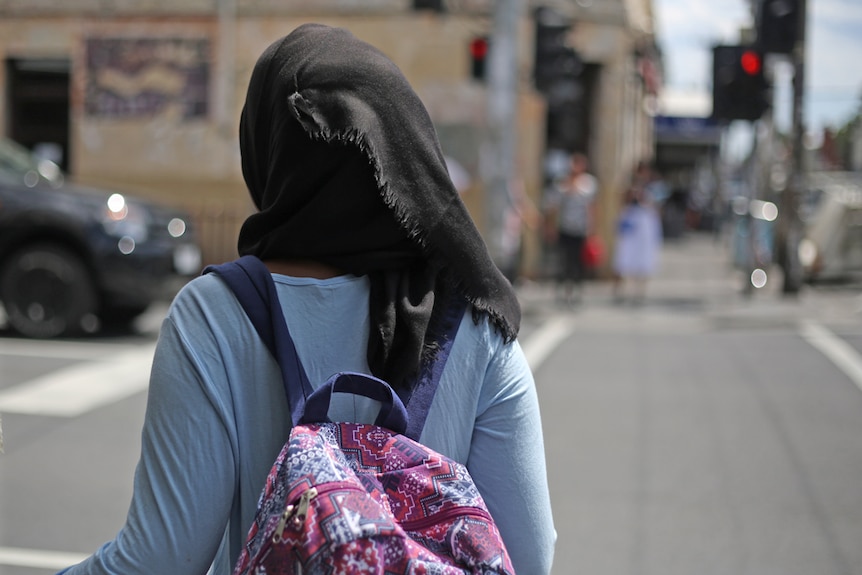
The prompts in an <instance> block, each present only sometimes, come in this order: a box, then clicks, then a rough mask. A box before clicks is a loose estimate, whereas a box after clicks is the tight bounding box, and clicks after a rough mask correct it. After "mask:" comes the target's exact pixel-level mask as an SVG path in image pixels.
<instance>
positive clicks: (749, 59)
mask: <svg viewBox="0 0 862 575" xmlns="http://www.w3.org/2000/svg"><path fill="white" fill-rule="evenodd" d="M739 63H740V65H741V66H742V71H743V72H745V73H746V74H748V75H749V76H756V75H758V74H760V69H761V68H762V67H763V61H762V60H761V58H760V54H758V53H757V52H755V51H754V50H746V51H745V52H743V53H742V56H740V57H739Z"/></svg>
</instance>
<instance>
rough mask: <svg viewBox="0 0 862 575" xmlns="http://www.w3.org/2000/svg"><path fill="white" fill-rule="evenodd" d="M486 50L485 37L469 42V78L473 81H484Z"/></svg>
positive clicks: (487, 45)
mask: <svg viewBox="0 0 862 575" xmlns="http://www.w3.org/2000/svg"><path fill="white" fill-rule="evenodd" d="M488 49H489V44H488V38H486V37H485V36H477V37H475V38H473V39H472V40H470V76H471V77H472V78H473V79H474V80H480V81H482V80H484V79H485V68H486V65H485V64H486V62H487V60H488Z"/></svg>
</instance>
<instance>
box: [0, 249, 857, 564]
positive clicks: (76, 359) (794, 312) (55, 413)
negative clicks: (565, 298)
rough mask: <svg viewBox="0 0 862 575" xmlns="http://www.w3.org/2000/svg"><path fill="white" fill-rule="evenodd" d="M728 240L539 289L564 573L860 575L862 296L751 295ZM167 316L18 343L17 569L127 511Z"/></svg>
mask: <svg viewBox="0 0 862 575" xmlns="http://www.w3.org/2000/svg"><path fill="white" fill-rule="evenodd" d="M724 252H725V250H724V248H723V246H721V245H716V244H712V243H711V242H710V241H708V239H704V238H700V237H696V238H694V239H692V240H689V241H686V242H683V243H677V244H670V245H668V246H666V248H665V251H664V253H663V266H662V273H661V275H660V276H659V277H657V278H655V280H654V281H653V282H652V283H651V285H650V289H649V294H648V298H647V300H646V302H645V303H644V304H643V305H641V306H630V305H617V304H615V303H614V302H613V301H612V300H611V298H610V294H609V290H608V287H607V286H606V285H604V284H602V283H599V282H595V283H591V284H590V285H589V286H588V289H587V292H586V294H585V300H584V303H583V305H582V306H581V307H580V308H578V309H575V310H569V309H565V310H564V309H560V308H558V307H556V306H555V304H554V301H553V297H552V294H551V291H550V289H549V288H548V286H545V285H535V284H530V285H527V286H524V287H522V288H520V293H521V296H522V302H523V306H524V327H523V330H522V336H521V344H522V346H523V347H524V350H525V352H526V353H527V356H528V358H529V360H530V362H531V365H533V368H534V372H535V376H536V383H537V386H538V390H539V397H540V401H541V406H542V413H543V419H544V426H545V434H546V453H547V457H548V463H549V480H550V484H551V490H552V499H553V505H554V513H555V522H556V525H557V530H558V536H559V544H558V546H557V554H556V560H555V568H554V574H555V575H569V574H573V573H590V574H598V575H615V574H638V575H639V574H644V575H647V574H659V573H661V574H662V575H668V574H679V575H690V574H692V573H697V574H712V573H714V574H734V575H739V574H751V575H762V574H768V573H776V574H779V573H780V574H782V575H786V574H795V573H799V574H803V573H804V574H806V575H810V574H812V573H816V574H817V575H833V574H834V575H855V574H860V575H862V545H860V544H859V543H860V542H862V481H860V478H862V441H860V439H859V438H860V437H862V417H860V415H862V296H860V293H862V292H860V291H859V289H852V288H851V289H848V288H846V287H843V288H825V287H824V288H816V289H813V288H808V289H806V290H805V291H804V292H803V294H802V295H801V296H800V297H799V298H798V299H795V300H787V299H786V298H782V297H781V296H780V295H779V294H777V293H776V292H775V291H774V289H773V290H772V291H769V290H768V289H767V290H766V291H762V292H757V293H755V294H754V295H753V296H752V297H750V298H746V297H743V296H742V295H740V293H739V292H740V290H739V286H740V282H739V279H738V278H736V277H734V275H733V274H732V273H731V272H730V271H729V270H728V269H727V268H726V267H724V257H723V254H724ZM777 283H780V282H771V285H776V284H777ZM160 313H163V309H155V310H153V312H152V313H151V314H150V316H149V317H148V318H147V320H146V322H145V325H144V326H143V329H142V330H140V332H139V333H137V334H126V335H121V336H117V337H112V338H100V339H92V338H91V339H87V340H76V341H63V342H32V341H23V340H18V339H15V338H12V337H4V338H0V413H2V417H3V427H4V430H5V436H6V437H5V443H6V454H5V455H3V456H0V575H42V574H46V573H53V572H55V571H56V570H57V569H58V568H60V567H62V566H64V565H66V564H68V563H70V562H73V561H75V560H77V559H78V558H80V557H81V556H83V554H85V553H88V552H90V551H92V550H94V549H95V548H96V547H98V546H99V545H100V544H101V543H102V542H103V541H105V540H107V539H109V538H111V537H112V536H113V534H114V533H115V532H116V530H117V528H119V526H120V525H121V523H122V520H123V517H124V515H125V510H126V507H127V505H128V500H129V497H130V494H131V478H132V474H133V471H134V465H135V461H136V458H137V450H138V442H139V431H140V426H141V421H142V419H143V413H144V408H145V387H146V364H147V361H148V358H149V356H150V355H151V353H152V346H153V344H154V339H155V334H156V332H157V325H158V320H159V314H160ZM105 384H107V385H105ZM70 388H72V389H74V390H75V391H74V393H71V394H70V395H68V396H63V395H62V394H63V393H66V391H67V390H68V389H70Z"/></svg>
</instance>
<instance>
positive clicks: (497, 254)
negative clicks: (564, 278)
mask: <svg viewBox="0 0 862 575" xmlns="http://www.w3.org/2000/svg"><path fill="white" fill-rule="evenodd" d="M520 4H521V0H496V1H495V2H494V3H493V6H494V16H493V30H492V34H491V41H490V54H489V58H488V75H487V97H488V130H487V137H486V141H485V146H484V154H483V156H484V158H483V160H484V161H483V164H484V170H483V171H484V176H485V228H486V230H487V243H488V249H489V251H490V252H491V257H492V258H493V259H494V261H495V262H497V264H498V265H500V266H502V265H503V264H505V263H507V262H503V261H501V260H502V258H503V257H504V256H505V254H504V253H503V234H504V233H505V229H504V225H503V224H504V219H505V215H506V210H507V209H508V207H509V204H510V203H511V202H512V195H511V191H510V190H511V186H512V183H513V180H514V178H515V164H516V161H515V159H516V154H515V142H516V132H517V98H518V64H517V54H518V50H517V38H518V21H519V19H520V12H521V6H520Z"/></svg>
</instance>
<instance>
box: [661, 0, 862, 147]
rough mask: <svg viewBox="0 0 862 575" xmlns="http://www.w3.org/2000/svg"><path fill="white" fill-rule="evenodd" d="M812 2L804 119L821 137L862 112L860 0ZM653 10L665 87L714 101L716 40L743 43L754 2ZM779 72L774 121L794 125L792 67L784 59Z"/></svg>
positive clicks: (704, 0) (677, 0)
mask: <svg viewBox="0 0 862 575" xmlns="http://www.w3.org/2000/svg"><path fill="white" fill-rule="evenodd" d="M807 5H808V26H807V28H806V33H807V38H806V62H805V75H806V82H805V84H806V90H805V96H804V98H805V107H804V124H805V126H806V128H807V130H808V131H809V132H810V133H813V134H815V137H816V135H817V134H819V133H821V132H822V129H823V128H824V127H831V128H835V129H837V128H840V127H841V126H843V125H844V124H845V123H846V122H847V121H848V120H850V119H852V118H853V117H854V116H855V115H856V114H857V113H858V112H860V110H862V104H860V102H862V0H808V1H807ZM653 8H654V10H655V18H656V29H657V38H658V43H659V45H660V46H661V49H662V52H663V63H664V75H665V77H664V83H665V90H666V91H684V92H689V91H693V92H699V93H701V94H705V95H707V96H709V98H710V101H711V95H710V94H711V84H712V46H714V45H716V44H722V43H724V44H738V43H739V29H740V28H742V27H750V26H751V14H750V9H749V3H748V1H747V0H653ZM776 72H777V75H776V79H775V90H776V99H775V119H776V123H777V125H778V126H779V127H789V126H790V125H791V115H792V88H791V79H792V72H791V69H790V67H789V66H788V65H786V64H784V65H782V64H781V63H780V62H779V63H778V64H777V69H776ZM709 106H710V107H709V108H708V110H711V104H710V105H709ZM707 113H708V111H707Z"/></svg>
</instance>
